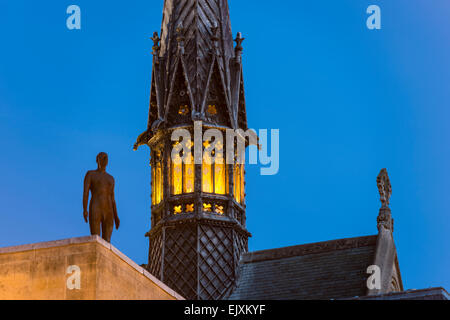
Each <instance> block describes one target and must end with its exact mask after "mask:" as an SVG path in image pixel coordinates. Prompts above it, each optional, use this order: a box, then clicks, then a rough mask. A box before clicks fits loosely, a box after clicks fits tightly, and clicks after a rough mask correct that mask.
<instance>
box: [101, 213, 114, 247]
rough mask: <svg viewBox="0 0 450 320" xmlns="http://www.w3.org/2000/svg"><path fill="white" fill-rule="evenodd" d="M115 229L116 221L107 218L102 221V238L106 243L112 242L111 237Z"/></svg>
mask: <svg viewBox="0 0 450 320" xmlns="http://www.w3.org/2000/svg"><path fill="white" fill-rule="evenodd" d="M113 229H114V219H112V218H106V219H104V220H103V221H102V237H103V239H104V240H105V241H108V242H111V235H112V232H113Z"/></svg>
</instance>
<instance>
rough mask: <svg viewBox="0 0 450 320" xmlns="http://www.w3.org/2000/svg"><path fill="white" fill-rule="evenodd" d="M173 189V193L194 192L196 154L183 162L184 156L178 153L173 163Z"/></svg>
mask: <svg viewBox="0 0 450 320" xmlns="http://www.w3.org/2000/svg"><path fill="white" fill-rule="evenodd" d="M170 176H171V178H170V181H171V191H172V194H173V195H180V194H183V193H193V192H194V180H195V164H194V156H193V155H192V154H191V159H190V161H189V160H186V161H185V162H183V160H182V157H181V156H180V155H177V156H176V158H175V159H173V160H172V164H171V173H170Z"/></svg>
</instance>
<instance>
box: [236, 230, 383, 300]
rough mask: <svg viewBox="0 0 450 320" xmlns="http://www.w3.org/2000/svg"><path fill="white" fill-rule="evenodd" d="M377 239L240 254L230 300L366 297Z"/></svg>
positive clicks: (335, 241)
mask: <svg viewBox="0 0 450 320" xmlns="http://www.w3.org/2000/svg"><path fill="white" fill-rule="evenodd" d="M376 243H377V236H366V237H359V238H351V239H340V240H332V241H326V242H320V243H312V244H306V245H300V246H294V247H286V248H280V249H272V250H265V251H258V252H250V253H247V254H244V255H243V256H242V258H241V261H240V267H239V277H238V279H237V282H236V287H235V289H234V291H233V292H232V294H231V295H230V296H229V299H230V300H308V299H340V298H351V297H356V296H365V295H366V294H367V287H366V281H367V277H368V274H367V273H366V271H367V267H368V266H370V265H372V264H373V261H374V257H375V250H376Z"/></svg>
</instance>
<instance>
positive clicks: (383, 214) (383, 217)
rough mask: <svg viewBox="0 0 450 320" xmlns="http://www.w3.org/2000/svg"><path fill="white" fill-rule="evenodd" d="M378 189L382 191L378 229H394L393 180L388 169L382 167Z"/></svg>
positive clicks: (378, 178) (378, 179)
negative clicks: (390, 206) (390, 178)
mask: <svg viewBox="0 0 450 320" xmlns="http://www.w3.org/2000/svg"><path fill="white" fill-rule="evenodd" d="M377 186H378V191H379V192H380V200H381V204H382V206H381V209H380V213H379V215H378V218H377V226H378V230H381V228H382V227H383V228H385V229H387V230H390V231H392V232H393V231H394V219H392V217H391V209H389V202H390V199H391V195H392V186H391V181H390V180H389V175H388V172H387V170H386V169H382V170H381V171H380V174H379V175H378V177H377Z"/></svg>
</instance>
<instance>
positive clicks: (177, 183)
mask: <svg viewBox="0 0 450 320" xmlns="http://www.w3.org/2000/svg"><path fill="white" fill-rule="evenodd" d="M182 193H183V162H182V161H181V157H180V156H179V155H178V157H177V158H176V159H174V161H173V162H172V194H174V195H179V194H182Z"/></svg>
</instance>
